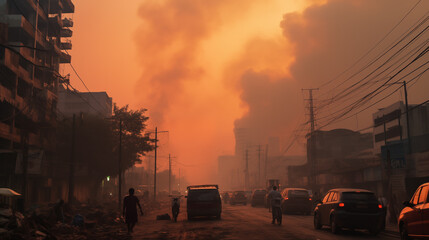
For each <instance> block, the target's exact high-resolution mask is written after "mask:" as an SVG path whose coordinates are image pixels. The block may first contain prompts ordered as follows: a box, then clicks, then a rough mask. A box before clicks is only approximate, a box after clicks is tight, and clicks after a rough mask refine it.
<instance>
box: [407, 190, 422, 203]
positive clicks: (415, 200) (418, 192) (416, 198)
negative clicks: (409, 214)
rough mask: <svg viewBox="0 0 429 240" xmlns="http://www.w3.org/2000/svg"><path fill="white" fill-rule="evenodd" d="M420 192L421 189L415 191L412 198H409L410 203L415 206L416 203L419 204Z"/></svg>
mask: <svg viewBox="0 0 429 240" xmlns="http://www.w3.org/2000/svg"><path fill="white" fill-rule="evenodd" d="M420 190H422V188H419V189H417V191H416V192H415V193H414V196H413V198H411V201H410V202H411V203H412V204H414V205H417V203H418V202H419V197H420Z"/></svg>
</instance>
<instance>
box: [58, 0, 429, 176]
mask: <svg viewBox="0 0 429 240" xmlns="http://www.w3.org/2000/svg"><path fill="white" fill-rule="evenodd" d="M416 2H417V1H400V0H356V1H346V0H344V1H339V0H332V1H304V0H303V1H295V0H290V1H287V0H270V1H267V0H217V1H211V0H192V1H191V0H163V1H158V0H156V1H155V0H152V1H149V0H146V1H145V0H125V1H115V0H104V1H88V0H75V1H74V3H75V6H76V11H75V14H74V15H73V19H74V24H75V25H74V28H73V30H74V35H73V38H72V41H73V50H72V51H70V52H71V54H72V63H73V65H74V66H75V68H76V69H77V70H78V72H79V74H80V75H81V77H82V78H83V79H84V80H85V82H86V83H87V85H88V87H89V88H90V89H91V90H92V91H107V92H108V94H109V95H110V96H111V97H113V100H114V102H116V103H118V104H119V105H124V104H130V105H131V107H133V108H139V107H142V108H148V109H149V115H150V117H151V128H154V126H158V128H159V129H161V130H168V131H169V134H168V136H167V137H163V138H162V139H161V140H162V141H168V144H164V145H162V146H164V149H160V151H161V155H163V156H165V155H167V154H168V153H169V152H171V153H172V154H173V155H175V156H177V157H178V158H177V160H178V161H180V162H181V163H182V165H177V167H180V168H181V169H182V171H181V172H182V174H186V176H187V177H188V179H189V180H190V181H191V182H193V183H203V182H210V181H212V179H213V176H214V175H215V174H216V164H217V162H216V160H217V156H218V155H222V154H233V153H234V134H233V128H234V126H238V127H251V128H254V129H256V130H255V131H257V132H258V134H259V135H260V137H261V139H262V140H261V141H265V138H266V137H268V136H278V137H279V138H280V140H281V145H282V148H284V147H285V146H286V145H288V143H289V142H290V138H291V132H292V130H293V129H295V127H296V125H297V123H299V122H302V121H303V119H304V118H305V115H304V113H305V112H304V101H303V99H304V98H306V97H307V96H304V95H303V93H302V91H301V88H308V87H319V86H320V85H321V84H322V83H323V82H327V81H329V80H330V79H332V78H333V77H335V76H336V75H338V74H339V73H340V72H342V71H343V70H345V69H347V68H348V67H349V66H351V65H352V63H353V62H355V61H356V60H357V59H359V57H361V56H362V55H363V54H364V53H365V52H366V51H368V50H369V49H370V48H371V47H373V46H374V45H375V44H376V43H377V42H378V41H379V40H380V39H382V37H383V36H384V35H386V34H387V33H388V32H389V30H390V29H392V28H393V26H395V24H397V23H398V22H399V20H400V19H401V18H402V17H403V16H404V15H405V14H406V13H407V12H408V11H409V10H410V9H411V8H412V7H413V6H414V4H415V3H416ZM428 9H429V4H428V1H423V2H421V3H420V4H419V6H418V7H417V8H416V9H415V10H414V11H413V12H412V13H411V14H410V15H409V17H408V18H407V19H405V20H404V22H403V23H402V25H400V26H399V27H398V28H397V29H396V31H395V32H393V33H392V36H391V37H388V38H386V40H385V41H386V44H384V45H383V43H382V44H381V45H380V47H379V51H378V52H381V51H382V50H383V48H384V47H386V46H387V45H388V44H387V43H392V42H393V41H394V39H395V38H396V37H397V36H399V35H400V34H401V33H403V32H404V31H405V30H406V29H408V28H409V27H410V26H411V25H412V23H414V22H415V21H416V20H417V19H419V18H420V17H422V16H423V15H424V14H425V13H426V11H427V10H428ZM424 39H426V40H427V39H428V38H427V35H425V38H424ZM376 50H377V49H376ZM368 57H370V56H368ZM426 59H427V58H426ZM69 71H70V69H69V68H68V67H66V68H64V73H68V72H69ZM355 71H356V70H355ZM351 72H353V70H351ZM338 82H341V81H338ZM72 84H73V85H74V86H76V87H78V89H81V90H84V89H83V88H82V86H81V84H79V81H78V79H77V78H76V77H75V76H74V75H73V74H72ZM335 85H336V83H334V84H331V85H327V86H326V87H322V88H321V89H320V92H319V93H318V94H320V95H322V94H325V95H322V96H321V97H320V98H323V97H325V98H326V95H328V96H330V95H334V93H333V92H332V93H331V92H329V89H332V87H334V86H335ZM425 87H428V84H427V81H426V79H425V77H423V80H419V82H418V83H417V84H415V86H413V88H411V89H410V101H411V102H416V103H417V102H421V101H423V100H426V98H428V97H429V96H428V94H427V93H426V92H427V91H425V90H424V89H425ZM426 89H427V88H426ZM326 92H328V93H326ZM316 97H317V95H316ZM400 99H401V95H400V94H399V93H398V94H396V95H393V96H392V99H388V100H387V102H381V103H380V104H382V105H381V106H383V105H385V104H389V103H390V102H393V101H397V100H400ZM389 101H390V102H389ZM378 107H380V105H378ZM330 111H333V112H335V105H334V106H332V107H329V108H327V109H325V111H320V112H318V114H320V116H322V117H323V116H325V115H329V113H330ZM371 113H372V112H371V110H369V112H363V113H362V114H359V115H358V116H357V117H356V118H353V119H352V120H350V119H349V120H348V121H345V122H342V123H339V124H336V125H334V126H329V127H328V128H327V129H329V128H332V127H349V128H351V129H354V130H356V129H359V128H363V127H366V126H368V125H369V124H370V122H371V121H370V120H371V118H370V114H371ZM167 146H168V147H167ZM167 148H168V149H167ZM303 152H304V145H303V140H302V139H301V140H300V141H298V143H297V144H296V145H295V146H294V147H293V148H292V149H291V150H290V152H288V153H287V154H303ZM160 162H161V163H160V167H161V169H162V168H164V167H165V166H167V165H166V163H165V159H162V158H161V160H160ZM176 173H177V168H176Z"/></svg>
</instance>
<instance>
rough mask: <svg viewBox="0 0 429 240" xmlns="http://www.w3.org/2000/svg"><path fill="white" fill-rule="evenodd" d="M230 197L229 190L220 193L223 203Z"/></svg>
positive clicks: (227, 201)
mask: <svg viewBox="0 0 429 240" xmlns="http://www.w3.org/2000/svg"><path fill="white" fill-rule="evenodd" d="M230 199H231V197H230V194H229V192H223V194H222V200H223V202H224V203H229V200H230Z"/></svg>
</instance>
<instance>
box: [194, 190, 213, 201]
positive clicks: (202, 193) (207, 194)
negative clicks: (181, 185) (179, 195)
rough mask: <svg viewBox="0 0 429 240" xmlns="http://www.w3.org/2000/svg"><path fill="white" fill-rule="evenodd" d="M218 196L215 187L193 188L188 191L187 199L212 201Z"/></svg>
mask: <svg viewBox="0 0 429 240" xmlns="http://www.w3.org/2000/svg"><path fill="white" fill-rule="evenodd" d="M218 198H219V194H218V192H217V190H215V189H205V190H194V191H189V194H188V199H191V200H194V201H213V200H216V199H218Z"/></svg>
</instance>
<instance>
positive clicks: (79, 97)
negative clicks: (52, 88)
mask: <svg viewBox="0 0 429 240" xmlns="http://www.w3.org/2000/svg"><path fill="white" fill-rule="evenodd" d="M112 107H113V101H112V98H111V97H109V95H108V94H107V93H106V92H75V91H73V90H69V89H64V88H62V87H60V90H59V93H58V109H59V110H60V113H61V114H63V115H64V116H65V117H70V116H73V114H80V113H82V114H84V115H86V114H89V115H94V116H99V117H102V118H108V117H111V116H112V110H113V109H112Z"/></svg>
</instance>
